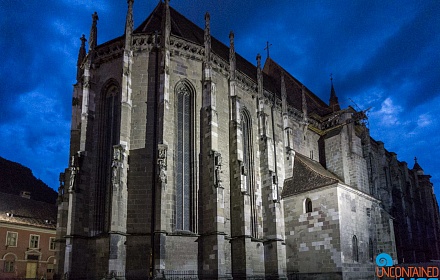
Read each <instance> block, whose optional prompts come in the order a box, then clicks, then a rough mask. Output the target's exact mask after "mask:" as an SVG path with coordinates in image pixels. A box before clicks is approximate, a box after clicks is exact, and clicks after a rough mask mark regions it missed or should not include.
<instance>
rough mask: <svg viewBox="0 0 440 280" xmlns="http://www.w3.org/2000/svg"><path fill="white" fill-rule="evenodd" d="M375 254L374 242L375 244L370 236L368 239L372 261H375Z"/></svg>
mask: <svg viewBox="0 0 440 280" xmlns="http://www.w3.org/2000/svg"><path fill="white" fill-rule="evenodd" d="M373 255H374V244H373V240H372V239H371V238H370V240H369V241H368V258H369V259H370V262H372V261H373V257H374V256H373Z"/></svg>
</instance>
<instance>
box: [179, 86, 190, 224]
mask: <svg viewBox="0 0 440 280" xmlns="http://www.w3.org/2000/svg"><path fill="white" fill-rule="evenodd" d="M193 95H194V94H193V90H191V87H190V85H189V84H188V82H186V81H185V82H181V83H179V84H178V85H177V86H176V107H177V108H176V109H177V110H176V113H177V115H176V133H177V139H176V158H175V165H176V173H175V174H176V175H175V176H176V177H175V180H176V204H175V209H176V212H175V213H176V220H175V221H176V230H186V231H191V230H192V227H191V224H192V221H191V214H192V213H191V209H192V196H193V195H192V192H193V183H194V182H193V181H194V180H193V166H192V161H193V141H192V139H193V113H192V111H193V106H192V103H193Z"/></svg>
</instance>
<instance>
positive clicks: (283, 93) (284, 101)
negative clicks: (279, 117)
mask: <svg viewBox="0 0 440 280" xmlns="http://www.w3.org/2000/svg"><path fill="white" fill-rule="evenodd" d="M281 109H282V111H283V114H287V90H286V81H285V79H284V71H281Z"/></svg>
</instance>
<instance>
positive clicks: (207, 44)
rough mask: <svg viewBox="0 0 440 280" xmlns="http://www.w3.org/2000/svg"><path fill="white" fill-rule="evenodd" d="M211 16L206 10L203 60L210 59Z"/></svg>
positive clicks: (207, 60)
mask: <svg viewBox="0 0 440 280" xmlns="http://www.w3.org/2000/svg"><path fill="white" fill-rule="evenodd" d="M210 21H211V16H210V15H209V13H208V12H206V14H205V37H204V42H205V62H209V61H210V60H211V22H210Z"/></svg>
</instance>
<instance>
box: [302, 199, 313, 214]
mask: <svg viewBox="0 0 440 280" xmlns="http://www.w3.org/2000/svg"><path fill="white" fill-rule="evenodd" d="M304 209H305V211H304V212H305V213H311V212H312V211H313V205H312V200H311V199H310V198H307V199H306V200H305V202H304Z"/></svg>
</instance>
